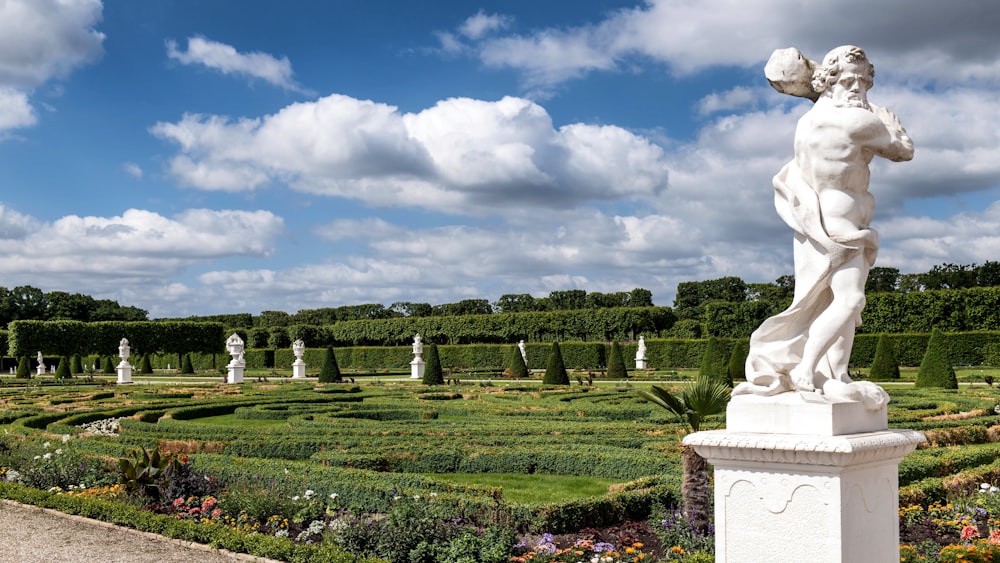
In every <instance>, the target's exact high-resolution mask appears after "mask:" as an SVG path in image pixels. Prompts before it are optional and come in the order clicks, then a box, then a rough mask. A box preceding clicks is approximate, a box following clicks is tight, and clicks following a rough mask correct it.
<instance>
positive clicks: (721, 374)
mask: <svg viewBox="0 0 1000 563" xmlns="http://www.w3.org/2000/svg"><path fill="white" fill-rule="evenodd" d="M699 374H700V375H701V376H702V377H708V378H711V379H714V380H715V381H719V382H721V383H725V384H726V385H728V386H729V387H732V386H733V380H732V378H731V377H730V375H729V355H728V354H726V351H725V350H724V349H723V347H722V345H721V344H720V343H719V339H718V338H716V337H714V336H709V337H708V343H707V344H706V345H705V355H704V356H702V358H701V368H700V370H699Z"/></svg>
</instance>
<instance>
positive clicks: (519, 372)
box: [507, 346, 528, 377]
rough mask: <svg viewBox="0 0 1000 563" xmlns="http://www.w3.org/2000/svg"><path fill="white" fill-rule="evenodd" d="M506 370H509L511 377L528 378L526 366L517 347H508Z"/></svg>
mask: <svg viewBox="0 0 1000 563" xmlns="http://www.w3.org/2000/svg"><path fill="white" fill-rule="evenodd" d="M507 369H509V370H510V375H511V377H528V366H526V365H525V363H524V358H523V357H522V356H521V349H520V348H518V347H517V346H511V347H510V359H509V360H508V361H507Z"/></svg>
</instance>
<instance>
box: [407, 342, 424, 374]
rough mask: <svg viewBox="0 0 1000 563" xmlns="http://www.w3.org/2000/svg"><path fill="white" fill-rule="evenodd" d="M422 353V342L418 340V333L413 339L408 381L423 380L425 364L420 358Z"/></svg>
mask: <svg viewBox="0 0 1000 563" xmlns="http://www.w3.org/2000/svg"><path fill="white" fill-rule="evenodd" d="M423 353H424V344H423V340H422V339H421V338H420V333H419V332H418V333H417V335H416V336H414V337H413V361H411V362H410V379H423V378H424V368H425V367H426V365H425V364H426V362H424V359H423V358H422V357H421V356H422V355H423Z"/></svg>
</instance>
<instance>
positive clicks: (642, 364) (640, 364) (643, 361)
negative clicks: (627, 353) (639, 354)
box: [635, 358, 646, 369]
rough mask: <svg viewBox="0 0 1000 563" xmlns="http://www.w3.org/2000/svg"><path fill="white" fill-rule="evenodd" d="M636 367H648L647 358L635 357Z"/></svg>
mask: <svg viewBox="0 0 1000 563" xmlns="http://www.w3.org/2000/svg"><path fill="white" fill-rule="evenodd" d="M635 369H646V358H642V359H639V358H636V359H635Z"/></svg>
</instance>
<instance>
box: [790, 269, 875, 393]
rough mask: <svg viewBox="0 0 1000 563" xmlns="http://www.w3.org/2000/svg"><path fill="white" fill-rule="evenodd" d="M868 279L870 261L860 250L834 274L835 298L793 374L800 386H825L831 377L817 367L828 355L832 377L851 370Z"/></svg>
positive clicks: (811, 333) (812, 332)
mask: <svg viewBox="0 0 1000 563" xmlns="http://www.w3.org/2000/svg"><path fill="white" fill-rule="evenodd" d="M867 278H868V264H867V262H865V259H864V256H863V255H862V254H861V253H860V252H859V253H858V255H857V256H855V257H854V258H852V259H850V260H848V261H847V262H846V263H844V265H843V266H841V268H840V269H839V270H837V271H836V272H834V273H833V274H832V275H831V276H830V290H831V291H832V292H833V301H831V303H830V305H828V306H827V308H826V309H825V310H824V311H823V312H822V313H820V314H819V315H818V316H817V317H816V320H815V321H814V322H813V324H812V325H811V326H810V327H809V337H808V338H807V339H806V343H805V347H804V349H803V352H802V361H801V362H800V363H799V365H798V366H796V367H795V368H793V369H792V371H791V374H790V375H791V377H792V381H793V382H794V383H795V385H796V387H797V388H799V389H801V390H805V391H811V390H813V389H814V388H816V387H822V386H823V383H824V382H825V381H826V379H827V376H825V375H824V374H821V373H819V371H818V369H817V368H818V366H819V364H820V360H821V359H823V357H824V356H826V359H827V360H829V362H830V367H831V368H832V373H831V374H829V375H830V376H831V377H834V378H838V377H839V376H840V375H842V374H846V373H847V363H848V362H849V361H850V358H851V347H852V346H853V344H854V329H855V327H856V325H857V318H858V315H859V314H860V312H861V309H862V308H863V307H864V305H865V280H866V279H867Z"/></svg>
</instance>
